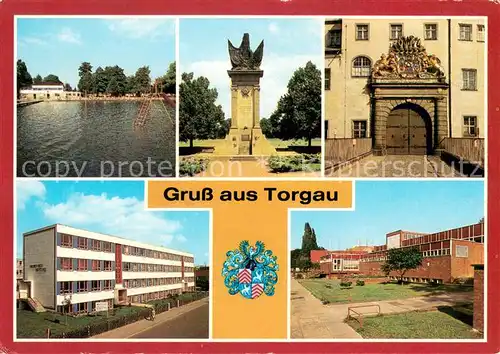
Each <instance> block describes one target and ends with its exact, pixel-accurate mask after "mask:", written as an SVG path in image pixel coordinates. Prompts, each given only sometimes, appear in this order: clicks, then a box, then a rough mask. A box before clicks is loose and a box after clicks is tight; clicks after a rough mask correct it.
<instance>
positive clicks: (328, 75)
mask: <svg viewBox="0 0 500 354" xmlns="http://www.w3.org/2000/svg"><path fill="white" fill-rule="evenodd" d="M331 74H332V73H331V70H330V69H329V68H327V69H325V90H329V89H330V78H331Z"/></svg>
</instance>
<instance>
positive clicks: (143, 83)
mask: <svg viewBox="0 0 500 354" xmlns="http://www.w3.org/2000/svg"><path fill="white" fill-rule="evenodd" d="M150 75H151V70H149V67H148V66H143V67H141V68H139V69H137V71H136V72H135V84H136V88H137V90H138V91H139V92H141V93H148V92H149V91H150V90H151V76H150Z"/></svg>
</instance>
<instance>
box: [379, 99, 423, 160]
mask: <svg viewBox="0 0 500 354" xmlns="http://www.w3.org/2000/svg"><path fill="white" fill-rule="evenodd" d="M430 138H431V134H430V127H429V125H428V124H426V121H425V119H424V118H423V117H422V116H421V115H420V114H419V113H418V112H417V111H415V110H413V109H412V108H409V107H404V108H396V109H394V110H393V111H392V112H391V113H390V114H389V117H388V118H387V130H386V149H387V154H389V155H426V154H428V153H429V151H430V148H431V147H430V145H431V140H430Z"/></svg>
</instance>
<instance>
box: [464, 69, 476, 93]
mask: <svg viewBox="0 0 500 354" xmlns="http://www.w3.org/2000/svg"><path fill="white" fill-rule="evenodd" d="M462 82H463V85H462V90H468V91H475V90H477V70H476V69H462Z"/></svg>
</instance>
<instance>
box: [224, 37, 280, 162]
mask: <svg viewBox="0 0 500 354" xmlns="http://www.w3.org/2000/svg"><path fill="white" fill-rule="evenodd" d="M228 49H229V59H230V60H231V70H228V72H227V73H228V75H229V77H230V78H231V128H230V130H229V134H228V135H227V137H226V148H225V149H224V150H225V152H227V153H228V154H229V155H272V154H275V153H276V149H275V148H274V147H273V146H272V145H271V143H270V142H269V141H268V140H267V139H266V137H265V136H264V134H262V129H261V128H260V78H261V77H262V76H263V75H264V71H263V70H261V69H260V64H261V62H262V56H263V54H264V41H262V42H261V43H260V44H259V46H258V47H257V49H256V50H255V51H252V50H251V49H250V36H249V34H248V33H245V34H244V35H243V40H242V41H241V45H240V46H239V48H237V47H235V46H233V44H232V43H231V41H229V40H228Z"/></svg>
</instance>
